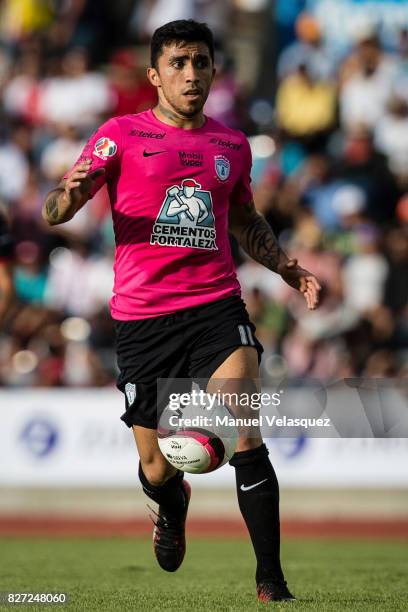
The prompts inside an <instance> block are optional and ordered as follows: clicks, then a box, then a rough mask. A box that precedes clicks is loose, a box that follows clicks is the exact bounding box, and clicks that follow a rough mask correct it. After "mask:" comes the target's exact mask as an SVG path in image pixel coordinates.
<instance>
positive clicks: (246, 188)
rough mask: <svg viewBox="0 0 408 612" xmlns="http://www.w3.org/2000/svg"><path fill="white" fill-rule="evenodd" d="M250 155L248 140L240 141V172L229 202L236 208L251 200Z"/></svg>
mask: <svg viewBox="0 0 408 612" xmlns="http://www.w3.org/2000/svg"><path fill="white" fill-rule="evenodd" d="M251 169H252V154H251V148H250V146H249V142H248V140H247V139H246V138H245V137H243V140H242V170H241V174H240V176H239V178H238V180H237V182H236V183H235V185H234V188H233V190H232V192H231V196H230V202H231V204H234V205H236V206H240V205H244V204H248V202H251V200H252V199H253V194H252V189H251Z"/></svg>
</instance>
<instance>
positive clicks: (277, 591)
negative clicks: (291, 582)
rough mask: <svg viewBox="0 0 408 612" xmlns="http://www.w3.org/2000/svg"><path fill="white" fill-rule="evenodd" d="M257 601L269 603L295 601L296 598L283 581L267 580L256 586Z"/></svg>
mask: <svg viewBox="0 0 408 612" xmlns="http://www.w3.org/2000/svg"><path fill="white" fill-rule="evenodd" d="M256 592H257V595H258V601H260V602H261V603H269V602H271V601H296V597H295V596H294V595H292V593H291V592H290V591H289V589H288V587H287V584H286V582H285V580H276V581H274V580H270V581H269V580H268V581H265V582H260V583H259V584H257V585H256Z"/></svg>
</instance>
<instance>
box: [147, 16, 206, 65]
mask: <svg viewBox="0 0 408 612" xmlns="http://www.w3.org/2000/svg"><path fill="white" fill-rule="evenodd" d="M174 42H176V43H183V42H187V43H188V42H190V43H191V42H203V43H205V44H206V45H207V47H208V51H209V52H210V56H211V60H212V62H213V63H214V38H213V35H212V32H211V30H210V28H209V27H208V26H207V24H206V23H199V22H198V21H194V19H179V20H178V21H170V23H166V24H165V25H163V26H161V27H160V28H157V30H156V31H155V32H154V34H153V36H152V40H151V43H150V65H151V66H152V67H153V68H157V60H158V58H159V57H160V55H161V54H162V53H163V47H166V46H168V45H171V43H174Z"/></svg>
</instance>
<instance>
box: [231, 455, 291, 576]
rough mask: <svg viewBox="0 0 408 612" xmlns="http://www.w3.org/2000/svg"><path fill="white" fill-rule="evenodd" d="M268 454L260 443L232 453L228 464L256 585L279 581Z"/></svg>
mask: <svg viewBox="0 0 408 612" xmlns="http://www.w3.org/2000/svg"><path fill="white" fill-rule="evenodd" d="M268 455H269V451H268V449H267V448H266V446H265V444H262V445H261V446H258V448H254V449H251V450H248V451H241V452H239V453H235V454H234V455H233V457H232V459H231V461H230V464H231V465H233V466H234V468H235V476H236V483H237V494H238V503H239V508H240V510H241V513H242V516H243V518H244V520H245V523H246V526H247V528H248V531H249V535H250V536H251V540H252V545H253V547H254V550H255V555H256V560H257V568H256V581H257V583H258V582H260V581H263V580H268V579H269V580H283V573H282V568H281V564H280V523H279V485H278V480H277V478H276V474H275V470H274V469H273V467H272V464H271V462H270V461H269V458H268ZM258 483H259V484H258ZM253 485H256V486H253Z"/></svg>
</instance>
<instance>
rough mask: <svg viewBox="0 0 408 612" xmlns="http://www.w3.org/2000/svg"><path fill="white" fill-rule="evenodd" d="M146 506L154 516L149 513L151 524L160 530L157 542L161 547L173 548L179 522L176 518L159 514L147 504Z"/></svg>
mask: <svg viewBox="0 0 408 612" xmlns="http://www.w3.org/2000/svg"><path fill="white" fill-rule="evenodd" d="M147 507H148V508H149V510H150V512H152V513H153V514H154V517H153V516H152V515H151V514H149V518H150V520H151V521H152V523H153V525H154V526H155V527H157V528H158V529H159V530H160V539H159V542H158V543H157V544H159V546H160V547H163V548H174V543H175V538H177V536H180V528H181V525H180V522H179V521H177V520H176V519H170V518H169V517H165V516H164V515H161V514H159V512H156V510H154V508H152V507H151V506H149V504H147ZM166 540H167V542H166ZM176 544H178V540H176Z"/></svg>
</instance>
